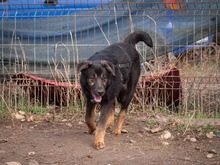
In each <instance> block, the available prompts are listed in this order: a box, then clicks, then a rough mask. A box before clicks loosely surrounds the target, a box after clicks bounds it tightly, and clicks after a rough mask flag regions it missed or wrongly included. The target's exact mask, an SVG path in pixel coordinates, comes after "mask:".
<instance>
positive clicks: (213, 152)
mask: <svg viewBox="0 0 220 165" xmlns="http://www.w3.org/2000/svg"><path fill="white" fill-rule="evenodd" d="M208 153H211V154H218V152H217V151H216V150H215V149H212V150H209V151H208Z"/></svg>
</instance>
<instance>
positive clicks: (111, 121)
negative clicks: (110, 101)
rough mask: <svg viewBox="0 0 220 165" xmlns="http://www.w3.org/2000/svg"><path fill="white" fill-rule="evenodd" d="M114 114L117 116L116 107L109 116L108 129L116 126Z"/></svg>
mask: <svg viewBox="0 0 220 165" xmlns="http://www.w3.org/2000/svg"><path fill="white" fill-rule="evenodd" d="M114 114H115V106H113V108H112V110H111V113H110V114H109V117H108V120H107V128H109V127H111V126H112V125H113V124H114V120H115V118H114Z"/></svg>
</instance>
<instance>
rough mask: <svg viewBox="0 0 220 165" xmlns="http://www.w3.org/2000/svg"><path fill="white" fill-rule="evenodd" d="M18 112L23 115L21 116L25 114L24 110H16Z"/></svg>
mask: <svg viewBox="0 0 220 165" xmlns="http://www.w3.org/2000/svg"><path fill="white" fill-rule="evenodd" d="M18 113H19V114H21V115H23V116H24V115H25V114H26V113H25V112H24V111H18Z"/></svg>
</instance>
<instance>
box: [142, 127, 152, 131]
mask: <svg viewBox="0 0 220 165" xmlns="http://www.w3.org/2000/svg"><path fill="white" fill-rule="evenodd" d="M143 129H144V130H145V131H150V130H151V129H150V128H148V127H143Z"/></svg>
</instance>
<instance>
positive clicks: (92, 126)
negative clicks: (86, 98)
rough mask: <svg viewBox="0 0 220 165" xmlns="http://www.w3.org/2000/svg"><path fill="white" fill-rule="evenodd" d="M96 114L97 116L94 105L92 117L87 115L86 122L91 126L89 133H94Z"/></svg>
mask: <svg viewBox="0 0 220 165" xmlns="http://www.w3.org/2000/svg"><path fill="white" fill-rule="evenodd" d="M94 116H95V106H93V107H92V109H91V117H86V124H87V126H88V128H89V130H88V133H89V134H92V133H93V132H94V131H95V129H96V126H95V122H94Z"/></svg>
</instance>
